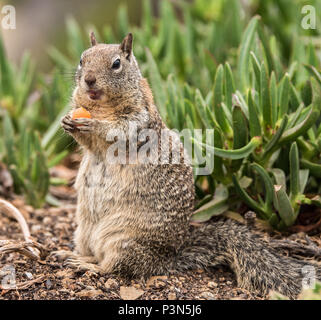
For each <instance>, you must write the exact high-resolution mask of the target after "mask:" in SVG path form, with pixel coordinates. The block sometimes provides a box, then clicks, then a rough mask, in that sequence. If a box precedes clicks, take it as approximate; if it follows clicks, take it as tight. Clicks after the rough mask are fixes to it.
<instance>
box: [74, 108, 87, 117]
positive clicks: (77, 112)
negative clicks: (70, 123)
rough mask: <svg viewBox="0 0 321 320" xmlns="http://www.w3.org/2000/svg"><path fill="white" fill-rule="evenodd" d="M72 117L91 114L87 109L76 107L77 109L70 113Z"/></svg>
mask: <svg viewBox="0 0 321 320" xmlns="http://www.w3.org/2000/svg"><path fill="white" fill-rule="evenodd" d="M72 118H73V119H79V118H91V115H90V113H89V111H87V110H86V109H85V108H83V107H80V108H77V109H76V110H75V111H74V112H73V113H72Z"/></svg>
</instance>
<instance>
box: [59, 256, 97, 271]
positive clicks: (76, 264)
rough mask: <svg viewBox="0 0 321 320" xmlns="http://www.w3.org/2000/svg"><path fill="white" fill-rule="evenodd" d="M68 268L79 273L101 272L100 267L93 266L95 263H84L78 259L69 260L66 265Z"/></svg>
mask: <svg viewBox="0 0 321 320" xmlns="http://www.w3.org/2000/svg"><path fill="white" fill-rule="evenodd" d="M63 265H64V266H66V267H70V268H73V269H75V270H76V271H77V272H86V271H91V272H93V273H96V274H98V273H100V272H101V270H100V268H99V266H97V265H95V264H93V263H86V262H84V261H82V260H81V259H77V258H68V259H67V260H66V261H65V262H64V264H63Z"/></svg>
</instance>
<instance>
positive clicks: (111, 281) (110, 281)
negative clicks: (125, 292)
mask: <svg viewBox="0 0 321 320" xmlns="http://www.w3.org/2000/svg"><path fill="white" fill-rule="evenodd" d="M117 287H118V282H117V281H116V280H115V279H112V278H110V279H108V280H107V281H106V282H105V288H106V289H112V288H117Z"/></svg>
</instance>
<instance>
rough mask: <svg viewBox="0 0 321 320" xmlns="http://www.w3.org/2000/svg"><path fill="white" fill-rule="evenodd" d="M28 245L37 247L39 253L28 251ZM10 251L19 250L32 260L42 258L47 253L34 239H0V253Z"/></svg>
mask: <svg viewBox="0 0 321 320" xmlns="http://www.w3.org/2000/svg"><path fill="white" fill-rule="evenodd" d="M30 247H31V248H36V249H38V250H39V255H38V254H34V253H33V252H32V251H30ZM10 252H19V253H21V254H23V255H25V256H27V257H29V258H31V259H33V260H39V258H40V259H41V260H43V259H45V258H46V256H47V255H48V254H49V252H48V250H47V249H45V248H44V247H43V246H42V245H41V244H39V243H37V242H35V241H32V242H31V241H28V242H27V241H17V240H0V254H3V253H10Z"/></svg>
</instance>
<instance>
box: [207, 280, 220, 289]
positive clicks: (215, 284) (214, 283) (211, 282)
mask: <svg viewBox="0 0 321 320" xmlns="http://www.w3.org/2000/svg"><path fill="white" fill-rule="evenodd" d="M207 286H208V287H209V288H217V287H218V284H217V283H216V282H214V281H210V282H209V283H208V284H207Z"/></svg>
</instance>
